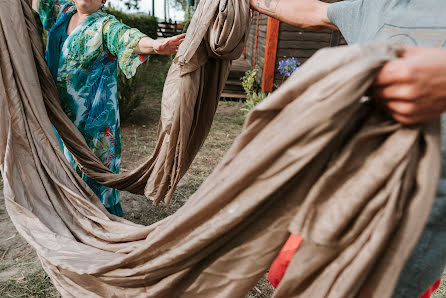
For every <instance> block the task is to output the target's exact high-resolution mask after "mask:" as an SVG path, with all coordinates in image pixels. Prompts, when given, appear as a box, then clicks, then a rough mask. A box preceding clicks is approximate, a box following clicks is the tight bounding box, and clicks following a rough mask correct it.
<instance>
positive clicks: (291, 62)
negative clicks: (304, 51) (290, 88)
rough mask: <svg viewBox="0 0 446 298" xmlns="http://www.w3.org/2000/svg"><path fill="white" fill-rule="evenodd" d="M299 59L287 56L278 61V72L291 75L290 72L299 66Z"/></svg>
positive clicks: (287, 75)
mask: <svg viewBox="0 0 446 298" xmlns="http://www.w3.org/2000/svg"><path fill="white" fill-rule="evenodd" d="M300 64H301V63H300V62H299V60H297V59H296V58H288V59H285V60H282V61H280V62H279V68H278V70H279V72H280V73H281V74H282V75H284V76H285V77H289V76H291V74H292V73H293V72H294V71H295V70H296V69H297V68H298V67H299V66H300Z"/></svg>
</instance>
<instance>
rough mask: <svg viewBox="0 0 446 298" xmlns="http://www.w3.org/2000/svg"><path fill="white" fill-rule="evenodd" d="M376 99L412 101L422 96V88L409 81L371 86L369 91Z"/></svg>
mask: <svg viewBox="0 0 446 298" xmlns="http://www.w3.org/2000/svg"><path fill="white" fill-rule="evenodd" d="M368 94H369V95H371V96H372V97H374V98H377V99H395V100H403V101H412V100H416V99H417V98H420V97H422V96H423V95H424V94H422V90H421V89H420V88H417V87H416V86H415V85H414V84H410V83H395V84H391V85H384V87H381V86H378V87H374V88H372V89H371V90H370V91H369V92H368Z"/></svg>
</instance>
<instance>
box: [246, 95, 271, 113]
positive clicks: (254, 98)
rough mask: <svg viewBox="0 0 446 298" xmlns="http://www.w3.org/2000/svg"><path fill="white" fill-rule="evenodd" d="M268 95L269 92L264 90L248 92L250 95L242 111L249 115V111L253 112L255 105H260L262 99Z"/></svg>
mask: <svg viewBox="0 0 446 298" xmlns="http://www.w3.org/2000/svg"><path fill="white" fill-rule="evenodd" d="M268 95H269V94H268V93H265V92H263V91H259V92H252V93H250V94H248V97H247V98H246V101H245V103H244V104H243V107H242V108H241V109H240V111H242V112H243V113H244V114H245V115H248V114H249V112H251V111H252V109H254V107H255V106H256V105H258V104H259V103H260V102H261V101H262V100H264V99H265V98H267V97H268Z"/></svg>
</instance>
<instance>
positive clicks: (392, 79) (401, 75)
mask: <svg viewBox="0 0 446 298" xmlns="http://www.w3.org/2000/svg"><path fill="white" fill-rule="evenodd" d="M414 75H415V73H414V69H413V68H412V67H411V66H410V65H409V64H408V63H406V62H405V61H404V59H397V60H393V61H390V62H387V63H386V64H385V65H384V66H383V67H382V68H381V70H380V71H379V72H378V74H377V76H376V78H375V82H374V84H373V85H374V86H385V85H390V84H397V83H409V82H411V81H412V80H413V77H414Z"/></svg>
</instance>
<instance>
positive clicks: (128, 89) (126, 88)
mask: <svg viewBox="0 0 446 298" xmlns="http://www.w3.org/2000/svg"><path fill="white" fill-rule="evenodd" d="M171 63H172V57H171V56H158V55H153V56H151V57H150V60H149V61H147V62H145V63H144V64H142V65H141V66H139V67H138V70H137V72H136V74H135V76H134V77H133V78H131V79H127V78H126V77H125V75H124V74H123V73H122V72H121V71H119V82H118V101H119V114H120V117H121V120H122V122H125V121H126V120H128V119H129V118H130V116H132V113H133V111H134V110H135V109H136V108H138V106H140V105H141V103H142V102H143V100H144V98H146V97H147V96H155V97H158V98H161V96H162V93H163V87H164V82H165V80H166V76H167V72H168V71H169V67H170V64H171Z"/></svg>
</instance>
